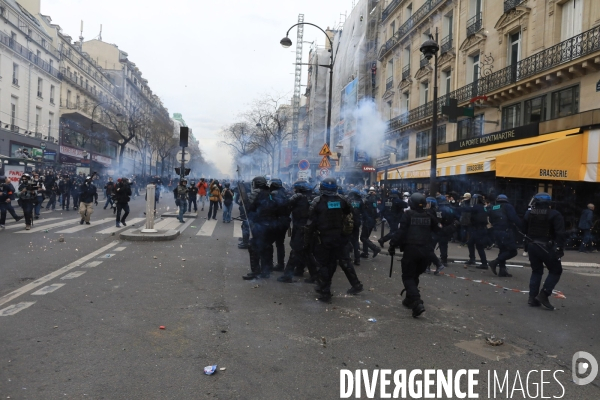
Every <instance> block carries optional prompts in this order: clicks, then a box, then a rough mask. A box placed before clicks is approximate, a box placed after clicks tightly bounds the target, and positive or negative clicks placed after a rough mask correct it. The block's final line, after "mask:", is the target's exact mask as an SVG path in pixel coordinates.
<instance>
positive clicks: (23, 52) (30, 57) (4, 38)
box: [0, 31, 60, 79]
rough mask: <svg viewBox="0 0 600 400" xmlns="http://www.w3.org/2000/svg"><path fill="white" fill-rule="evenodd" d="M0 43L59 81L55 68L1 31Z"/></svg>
mask: <svg viewBox="0 0 600 400" xmlns="http://www.w3.org/2000/svg"><path fill="white" fill-rule="evenodd" d="M0 43H1V44H3V45H4V46H6V47H8V48H9V49H11V50H12V51H14V52H15V53H17V54H18V55H19V56H21V57H23V58H24V59H26V60H27V61H30V62H31V63H33V64H35V65H36V66H38V67H39V68H41V69H42V70H44V71H45V72H47V73H48V74H50V75H52V76H54V77H55V78H58V79H60V77H59V72H58V71H57V70H56V68H54V67H52V66H51V65H50V64H48V63H47V62H46V61H44V60H42V59H41V58H40V57H38V56H36V55H35V54H33V52H31V51H30V50H29V49H27V48H26V47H24V46H22V45H20V44H19V43H18V42H17V41H16V40H14V39H13V38H11V37H10V36H8V35H7V34H6V33H4V32H2V31H0Z"/></svg>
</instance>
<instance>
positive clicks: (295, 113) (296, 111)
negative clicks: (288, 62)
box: [292, 14, 304, 157]
mask: <svg viewBox="0 0 600 400" xmlns="http://www.w3.org/2000/svg"><path fill="white" fill-rule="evenodd" d="M303 22H304V14H299V15H298V37H297V40H296V64H295V65H296V71H295V75H294V98H293V99H292V154H293V156H294V157H295V156H297V154H298V125H299V123H300V92H301V90H302V83H301V81H302V43H303V38H304V25H303V24H302V23H303Z"/></svg>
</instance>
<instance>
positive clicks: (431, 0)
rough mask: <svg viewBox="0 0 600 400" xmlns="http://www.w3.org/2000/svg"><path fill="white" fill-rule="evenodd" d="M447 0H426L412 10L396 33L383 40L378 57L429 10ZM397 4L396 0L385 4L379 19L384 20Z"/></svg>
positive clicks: (396, 42) (393, 45)
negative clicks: (411, 13)
mask: <svg viewBox="0 0 600 400" xmlns="http://www.w3.org/2000/svg"><path fill="white" fill-rule="evenodd" d="M448 1H451V0H427V1H426V2H425V4H423V5H422V6H421V7H420V8H419V9H418V10H417V11H415V12H414V14H413V15H411V16H410V17H409V18H408V19H407V20H406V22H404V23H403V24H402V25H400V28H398V30H397V31H396V33H394V36H392V37H391V38H390V39H388V41H387V42H385V44H384V45H383V46H381V49H379V56H380V59H381V57H383V55H385V54H386V53H387V52H388V51H390V50H392V49H393V48H394V47H395V46H396V45H397V44H398V43H399V42H400V39H402V37H403V36H405V35H406V34H407V33H408V32H410V30H411V29H412V28H414V27H415V26H417V24H418V23H419V22H421V21H422V20H423V19H425V17H426V16H427V15H428V14H429V13H430V12H431V11H433V10H434V9H435V7H436V6H437V5H439V4H441V3H444V2H448ZM398 3H399V2H398ZM394 4H395V5H394ZM392 5H394V6H393V7H392ZM397 6H398V4H396V1H394V2H392V3H390V5H389V6H387V7H386V8H385V10H384V11H383V14H382V16H381V20H382V21H384V20H385V19H386V18H387V17H389V14H390V13H391V12H392V11H393V10H394V9H396V7H397ZM386 11H388V13H386ZM384 16H385V17H384Z"/></svg>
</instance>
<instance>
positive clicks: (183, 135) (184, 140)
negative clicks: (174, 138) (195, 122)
mask: <svg viewBox="0 0 600 400" xmlns="http://www.w3.org/2000/svg"><path fill="white" fill-rule="evenodd" d="M189 131H190V128H188V127H187V126H180V127H179V147H188V136H189Z"/></svg>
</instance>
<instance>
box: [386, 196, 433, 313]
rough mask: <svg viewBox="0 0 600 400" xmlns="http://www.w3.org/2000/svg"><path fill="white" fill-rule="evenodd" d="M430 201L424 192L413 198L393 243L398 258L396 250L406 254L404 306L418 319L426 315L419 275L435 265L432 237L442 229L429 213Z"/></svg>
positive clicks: (392, 250) (403, 271) (403, 273)
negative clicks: (432, 255)
mask: <svg viewBox="0 0 600 400" xmlns="http://www.w3.org/2000/svg"><path fill="white" fill-rule="evenodd" d="M426 203H427V202H426V198H425V196H424V195H423V194H421V193H413V194H412V195H411V196H410V200H409V206H410V210H408V211H405V212H404V214H403V215H402V219H401V220H400V229H398V231H397V232H396V233H395V234H394V236H393V237H392V240H390V248H389V250H388V252H389V254H390V255H391V256H392V257H393V256H394V255H395V249H396V247H399V248H400V251H403V253H404V254H403V255H402V283H403V284H404V290H403V291H402V293H404V291H406V298H405V299H404V300H403V301H402V305H404V306H405V307H407V308H411V309H412V316H413V317H415V318H416V317H418V316H419V315H421V314H423V312H425V306H424V305H423V300H421V294H420V292H419V276H420V275H421V274H422V273H423V272H425V269H426V268H427V266H428V265H429V263H430V262H431V259H430V253H431V252H432V248H431V235H432V233H434V232H437V231H438V230H439V222H438V220H437V218H436V216H435V215H433V214H432V213H429V212H426V210H425V206H426Z"/></svg>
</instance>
